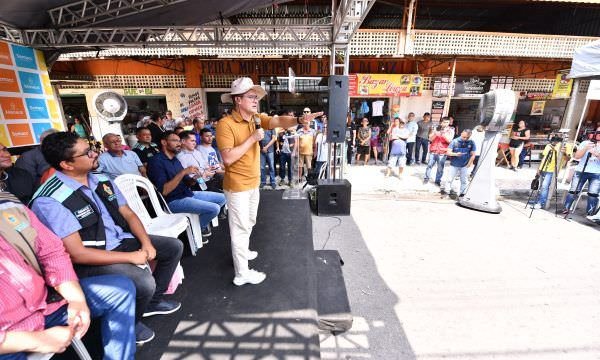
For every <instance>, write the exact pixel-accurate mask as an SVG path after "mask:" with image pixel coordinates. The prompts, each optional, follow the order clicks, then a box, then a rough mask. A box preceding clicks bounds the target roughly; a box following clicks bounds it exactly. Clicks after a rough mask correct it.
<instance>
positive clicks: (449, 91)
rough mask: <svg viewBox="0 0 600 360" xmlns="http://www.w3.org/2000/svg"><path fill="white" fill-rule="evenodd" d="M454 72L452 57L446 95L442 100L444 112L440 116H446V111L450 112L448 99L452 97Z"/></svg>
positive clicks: (454, 65) (454, 64)
mask: <svg viewBox="0 0 600 360" xmlns="http://www.w3.org/2000/svg"><path fill="white" fill-rule="evenodd" d="M455 72H456V58H454V62H453V63H452V74H451V75H450V84H449V85H448V86H449V88H448V96H447V97H446V102H444V113H443V114H442V116H448V112H450V100H451V99H452V90H453V89H452V88H453V86H452V84H454V73H455Z"/></svg>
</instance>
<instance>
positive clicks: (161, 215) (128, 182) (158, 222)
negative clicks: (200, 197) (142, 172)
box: [115, 174, 202, 255]
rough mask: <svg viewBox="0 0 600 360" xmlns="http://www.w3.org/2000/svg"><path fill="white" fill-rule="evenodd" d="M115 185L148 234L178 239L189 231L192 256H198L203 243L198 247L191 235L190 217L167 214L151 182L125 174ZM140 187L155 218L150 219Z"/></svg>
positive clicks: (118, 178) (117, 179) (137, 176)
mask: <svg viewBox="0 0 600 360" xmlns="http://www.w3.org/2000/svg"><path fill="white" fill-rule="evenodd" d="M115 184H116V185H117V187H118V188H119V190H121V193H123V196H124V197H125V199H126V200H127V204H128V205H129V207H130V208H131V210H133V212H135V213H136V215H137V216H138V217H139V218H140V221H141V222H142V224H143V225H144V229H146V232H147V233H148V234H152V235H159V236H170V237H177V236H179V234H181V233H182V232H184V231H187V235H188V238H189V239H190V248H191V251H192V254H193V255H196V251H197V250H198V248H199V247H202V242H200V246H197V245H196V241H195V240H194V236H193V235H191V231H192V229H191V227H190V221H189V217H188V216H187V214H171V213H170V211H169V213H167V212H165V211H164V210H163V208H162V206H160V201H159V199H158V195H157V193H156V191H155V189H154V185H152V183H151V182H150V180H148V179H146V178H145V177H143V176H139V175H133V174H123V175H120V176H119V177H117V178H116V179H115ZM138 187H139V188H142V189H144V190H145V191H146V193H147V194H148V199H149V200H150V203H151V204H152V208H153V210H154V213H155V214H156V217H155V218H151V217H150V214H149V213H148V210H147V209H146V207H145V206H144V203H143V202H142V198H141V197H140V195H139V193H138V189H137V188H138ZM167 209H168V208H167Z"/></svg>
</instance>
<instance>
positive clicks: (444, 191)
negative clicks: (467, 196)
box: [440, 189, 448, 196]
mask: <svg viewBox="0 0 600 360" xmlns="http://www.w3.org/2000/svg"><path fill="white" fill-rule="evenodd" d="M440 195H442V196H446V195H448V193H447V192H446V190H444V189H442V190H440Z"/></svg>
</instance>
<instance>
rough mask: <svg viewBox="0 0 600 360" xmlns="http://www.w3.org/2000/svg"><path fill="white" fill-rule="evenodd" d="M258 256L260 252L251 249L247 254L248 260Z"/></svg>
mask: <svg viewBox="0 0 600 360" xmlns="http://www.w3.org/2000/svg"><path fill="white" fill-rule="evenodd" d="M257 256H258V252H257V251H252V250H250V251H248V253H247V254H246V259H248V260H254V259H256V257H257Z"/></svg>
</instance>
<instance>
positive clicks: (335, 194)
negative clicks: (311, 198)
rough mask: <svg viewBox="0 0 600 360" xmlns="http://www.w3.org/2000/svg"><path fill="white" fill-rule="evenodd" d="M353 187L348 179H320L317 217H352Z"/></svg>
mask: <svg viewBox="0 0 600 360" xmlns="http://www.w3.org/2000/svg"><path fill="white" fill-rule="evenodd" d="M351 193H352V185H351V184H350V182H349V181H348V180H346V179H343V180H331V179H319V183H318V185H317V215H350V201H351Z"/></svg>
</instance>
